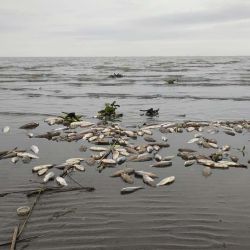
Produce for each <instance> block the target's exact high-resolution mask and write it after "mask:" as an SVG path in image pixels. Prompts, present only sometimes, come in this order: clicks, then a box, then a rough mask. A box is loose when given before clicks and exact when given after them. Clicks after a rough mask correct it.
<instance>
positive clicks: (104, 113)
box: [97, 101, 123, 121]
mask: <svg viewBox="0 0 250 250" xmlns="http://www.w3.org/2000/svg"><path fill="white" fill-rule="evenodd" d="M119 107H120V105H118V104H116V101H113V102H112V103H105V107H104V109H102V110H100V111H98V114H97V117H98V118H99V119H101V120H104V121H114V120H116V119H118V118H120V117H122V116H123V114H118V113H117V112H116V111H117V109H118V108H119Z"/></svg>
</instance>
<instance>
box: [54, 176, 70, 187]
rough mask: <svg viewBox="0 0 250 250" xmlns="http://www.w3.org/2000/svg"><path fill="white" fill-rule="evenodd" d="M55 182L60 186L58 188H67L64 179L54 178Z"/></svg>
mask: <svg viewBox="0 0 250 250" xmlns="http://www.w3.org/2000/svg"><path fill="white" fill-rule="evenodd" d="M56 182H57V183H58V184H59V185H60V186H64V187H65V186H68V184H67V182H66V181H65V179H64V178H62V177H60V176H57V177H56Z"/></svg>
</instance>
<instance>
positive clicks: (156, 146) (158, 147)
mask: <svg viewBox="0 0 250 250" xmlns="http://www.w3.org/2000/svg"><path fill="white" fill-rule="evenodd" d="M153 148H154V150H155V151H159V150H160V149H161V148H160V146H158V145H154V146H153Z"/></svg>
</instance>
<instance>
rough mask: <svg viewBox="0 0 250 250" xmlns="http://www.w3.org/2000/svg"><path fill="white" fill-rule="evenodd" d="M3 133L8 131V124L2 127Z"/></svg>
mask: <svg viewBox="0 0 250 250" xmlns="http://www.w3.org/2000/svg"><path fill="white" fill-rule="evenodd" d="M2 131H3V133H5V134H6V133H8V132H9V131H10V127H9V126H5V127H4V128H3V129H2Z"/></svg>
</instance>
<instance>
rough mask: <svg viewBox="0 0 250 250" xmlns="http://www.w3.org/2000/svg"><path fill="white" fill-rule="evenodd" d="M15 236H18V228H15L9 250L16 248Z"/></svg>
mask: <svg viewBox="0 0 250 250" xmlns="http://www.w3.org/2000/svg"><path fill="white" fill-rule="evenodd" d="M17 234H18V226H15V228H14V232H13V236H12V241H11V246H10V250H15V248H16V240H17Z"/></svg>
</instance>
